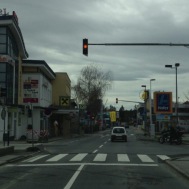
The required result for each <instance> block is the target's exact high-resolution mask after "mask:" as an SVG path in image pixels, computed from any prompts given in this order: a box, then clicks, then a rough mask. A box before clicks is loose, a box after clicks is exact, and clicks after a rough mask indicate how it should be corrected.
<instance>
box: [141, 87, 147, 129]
mask: <svg viewBox="0 0 189 189" xmlns="http://www.w3.org/2000/svg"><path fill="white" fill-rule="evenodd" d="M141 87H144V128H145V131H146V97H147V95H146V85H141Z"/></svg>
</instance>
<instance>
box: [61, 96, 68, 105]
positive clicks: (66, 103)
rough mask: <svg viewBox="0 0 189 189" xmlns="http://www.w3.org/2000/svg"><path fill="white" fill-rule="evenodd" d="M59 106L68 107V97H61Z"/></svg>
mask: <svg viewBox="0 0 189 189" xmlns="http://www.w3.org/2000/svg"><path fill="white" fill-rule="evenodd" d="M60 106H70V97H69V96H61V97H60Z"/></svg>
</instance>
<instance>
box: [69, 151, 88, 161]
mask: <svg viewBox="0 0 189 189" xmlns="http://www.w3.org/2000/svg"><path fill="white" fill-rule="evenodd" d="M87 154H88V153H79V154H77V155H76V156H74V157H73V158H72V159H71V160H70V161H82V159H83V158H84V157H85V156H86V155H87Z"/></svg>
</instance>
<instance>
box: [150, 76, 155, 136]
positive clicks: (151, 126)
mask: <svg viewBox="0 0 189 189" xmlns="http://www.w3.org/2000/svg"><path fill="white" fill-rule="evenodd" d="M152 81H155V79H150V94H149V95H150V97H149V98H150V131H151V134H152V133H153V134H154V127H153V125H152V124H153V123H152V96H151V91H152V90H151V85H152V84H151V83H152ZM152 128H153V131H152Z"/></svg>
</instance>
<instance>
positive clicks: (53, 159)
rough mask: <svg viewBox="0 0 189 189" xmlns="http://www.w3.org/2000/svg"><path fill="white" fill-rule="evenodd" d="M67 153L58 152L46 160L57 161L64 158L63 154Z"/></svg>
mask: <svg viewBox="0 0 189 189" xmlns="http://www.w3.org/2000/svg"><path fill="white" fill-rule="evenodd" d="M67 155H68V154H58V155H56V156H54V157H52V158H50V159H48V160H47V162H55V161H59V160H61V159H62V158H64V157H65V156H67Z"/></svg>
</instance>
